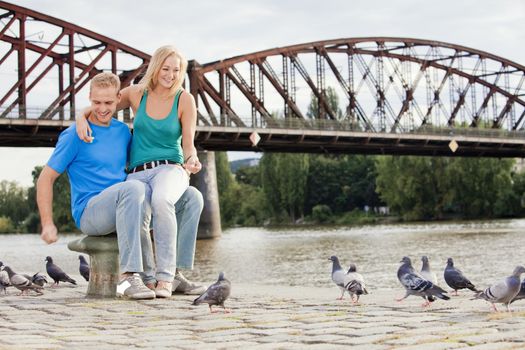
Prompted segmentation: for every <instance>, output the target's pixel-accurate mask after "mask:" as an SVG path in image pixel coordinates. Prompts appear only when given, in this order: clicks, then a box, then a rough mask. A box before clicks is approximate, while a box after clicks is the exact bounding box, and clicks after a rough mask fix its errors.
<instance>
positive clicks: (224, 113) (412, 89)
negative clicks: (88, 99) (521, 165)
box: [191, 37, 525, 132]
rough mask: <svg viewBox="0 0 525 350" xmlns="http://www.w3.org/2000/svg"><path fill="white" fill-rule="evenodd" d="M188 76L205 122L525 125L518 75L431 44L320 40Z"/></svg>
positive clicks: (199, 68) (509, 67) (513, 66)
mask: <svg viewBox="0 0 525 350" xmlns="http://www.w3.org/2000/svg"><path fill="white" fill-rule="evenodd" d="M191 74H192V77H191V78H192V91H193V93H194V95H195V96H196V97H198V99H199V101H200V104H201V105H202V106H204V108H201V109H199V111H200V112H201V115H200V121H201V123H203V124H210V125H236V126H239V127H270V126H272V123H273V124H276V123H277V124H278V123H279V122H280V121H279V120H280V119H287V118H292V119H298V120H301V121H297V122H298V123H302V122H304V121H306V122H307V121H308V120H309V119H313V120H316V119H317V120H319V119H321V120H323V119H328V120H333V121H334V123H336V124H339V125H340V126H341V127H348V128H351V129H353V130H371V131H376V132H408V131H413V130H415V129H419V128H421V127H429V126H435V127H443V126H446V127H455V126H470V127H483V128H487V127H488V128H504V129H508V130H519V129H523V127H524V125H523V124H524V116H525V99H524V96H525V87H524V83H525V67H524V66H522V65H519V64H517V63H514V62H512V61H509V60H506V59H504V58H501V57H498V56H496V55H493V54H490V53H487V52H483V51H480V50H475V49H471V48H467V47H464V46H459V45H454V44H449V43H444V42H438V41H430V40H422V39H411V38H390V37H371V38H345V39H337V40H327V41H318V42H312V43H306V44H300V45H293V46H288V47H283V48H275V49H270V50H265V51H261V52H257V53H252V54H247V55H242V56H238V57H233V58H229V59H226V60H221V61H217V62H212V63H209V64H205V65H198V64H197V63H194V65H193V69H192V72H191ZM330 94H332V97H331V98H330V96H329V95H330ZM334 95H335V96H336V99H337V101H338V103H334V102H333V101H334V98H333V96H334ZM232 96H235V100H234V98H233V97H232ZM312 100H313V102H314V103H312V102H311V101H312ZM270 111H271V112H270ZM225 123H226V124H225Z"/></svg>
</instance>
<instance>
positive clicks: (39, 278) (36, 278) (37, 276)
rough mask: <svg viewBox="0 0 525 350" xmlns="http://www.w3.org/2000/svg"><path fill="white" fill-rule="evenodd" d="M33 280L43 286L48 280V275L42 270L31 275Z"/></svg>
mask: <svg viewBox="0 0 525 350" xmlns="http://www.w3.org/2000/svg"><path fill="white" fill-rule="evenodd" d="M31 282H33V283H34V284H36V285H38V286H40V287H43V286H44V285H45V284H46V283H49V282H47V278H46V276H44V275H42V274H40V272H37V273H35V274H34V275H33V276H31Z"/></svg>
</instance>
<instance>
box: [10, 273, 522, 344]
mask: <svg viewBox="0 0 525 350" xmlns="http://www.w3.org/2000/svg"><path fill="white" fill-rule="evenodd" d="M86 286H87V285H86V283H85V282H84V283H81V284H80V285H79V286H78V287H74V286H71V287H70V286H67V285H64V286H63V285H61V286H60V287H58V288H47V289H46V290H45V294H44V295H42V296H36V295H34V296H33V295H30V296H17V295H16V294H17V292H18V291H16V290H14V289H12V288H10V289H8V294H7V295H1V296H0V317H1V323H0V334H1V337H0V339H1V340H0V349H63V348H67V349H89V348H93V349H94V348H98V349H111V348H154V349H158V348H170V349H220V348H227V349H232V348H255V349H279V348H282V349H295V348H301V349H302V348H312V349H337V348H348V347H351V348H352V349H367V350H374V349H433V350H438V349H471V350H474V349H476V350H482V349H483V350H489V349H525V301H519V302H516V303H515V304H514V305H513V310H514V312H513V313H512V315H510V314H509V313H507V312H499V313H494V312H491V311H490V308H489V304H488V303H486V302H484V301H481V300H473V301H472V300H470V297H471V294H470V293H467V292H464V293H463V294H460V295H459V296H458V297H454V296H453V297H452V300H451V301H449V302H446V301H441V300H438V301H437V302H435V303H434V304H433V305H432V306H431V307H430V308H427V309H423V308H422V307H421V304H422V302H423V299H421V298H416V297H409V298H408V299H406V300H405V301H404V302H401V303H397V302H396V301H394V298H395V297H399V296H401V295H402V294H403V291H402V290H401V287H400V289H398V290H380V291H371V294H370V295H367V296H364V297H362V298H361V303H360V304H359V305H353V304H352V303H351V302H350V299H345V300H343V301H339V300H336V297H337V296H338V295H339V294H338V293H339V290H338V289H337V288H336V287H335V286H334V288H311V287H306V288H303V287H281V286H258V285H235V284H233V290H232V296H231V298H230V299H229V300H228V301H227V303H226V305H227V307H229V308H230V309H231V311H232V312H231V313H222V310H221V312H219V313H214V314H210V313H209V310H208V307H207V305H200V306H192V305H191V301H192V300H193V299H194V297H191V296H180V295H175V296H173V297H172V298H171V299H168V300H166V299H159V300H149V301H139V302H136V301H126V300H118V299H86V298H85V297H84V293H85V290H86ZM501 309H504V308H503V307H502V308H501Z"/></svg>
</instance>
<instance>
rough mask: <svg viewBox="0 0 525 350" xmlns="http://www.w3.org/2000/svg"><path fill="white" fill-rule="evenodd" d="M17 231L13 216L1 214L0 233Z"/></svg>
mask: <svg viewBox="0 0 525 350" xmlns="http://www.w3.org/2000/svg"><path fill="white" fill-rule="evenodd" d="M13 232H15V227H14V225H13V222H12V221H11V218H8V217H6V216H0V233H13Z"/></svg>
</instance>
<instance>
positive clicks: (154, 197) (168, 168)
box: [126, 164, 200, 282]
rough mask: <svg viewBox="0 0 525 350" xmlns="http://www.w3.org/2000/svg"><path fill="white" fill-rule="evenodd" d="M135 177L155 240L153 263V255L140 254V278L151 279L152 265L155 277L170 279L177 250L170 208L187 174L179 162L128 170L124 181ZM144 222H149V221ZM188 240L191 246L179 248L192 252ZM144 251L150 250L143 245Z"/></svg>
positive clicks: (185, 180) (181, 192) (175, 223)
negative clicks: (141, 188) (147, 206)
mask: <svg viewBox="0 0 525 350" xmlns="http://www.w3.org/2000/svg"><path fill="white" fill-rule="evenodd" d="M137 180H138V181H141V182H143V183H144V184H145V185H146V202H149V203H150V205H151V208H150V210H151V219H152V220H153V241H154V244H155V263H154V262H153V255H151V256H150V257H148V256H147V254H144V255H143V262H144V274H145V276H144V280H145V282H149V281H150V280H152V278H151V275H152V272H151V269H152V266H156V273H155V278H156V279H157V280H158V281H167V282H172V281H173V278H174V277H175V269H176V267H177V260H178V259H177V255H178V254H177V253H178V250H179V238H178V227H177V226H178V225H177V217H176V215H175V210H173V208H174V207H175V205H176V203H177V202H178V201H179V199H181V196H182V195H183V193H184V192H185V191H186V190H187V188H188V186H189V176H188V174H187V173H186V170H185V169H184V168H182V166H180V165H175V164H163V165H159V166H157V167H155V168H153V169H146V170H143V171H138V172H136V173H131V174H129V175H128V178H127V180H126V181H137ZM199 216H200V213H199ZM147 224H148V225H149V222H147ZM190 243H191V247H181V248H183V249H184V250H186V249H191V250H193V252H194V251H195V241H193V242H190ZM143 244H146V242H143ZM150 244H151V243H150ZM181 246H182V244H181ZM147 251H150V250H149V249H144V253H146V252H147Z"/></svg>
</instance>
